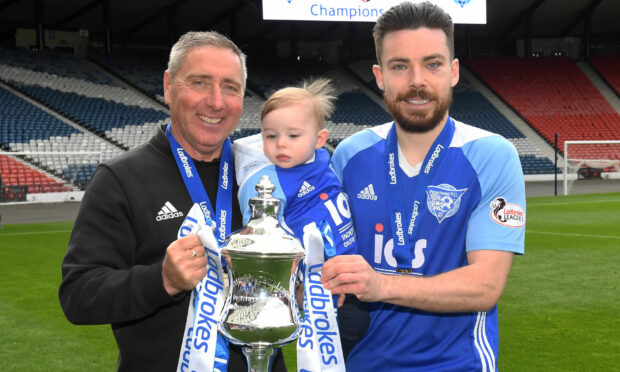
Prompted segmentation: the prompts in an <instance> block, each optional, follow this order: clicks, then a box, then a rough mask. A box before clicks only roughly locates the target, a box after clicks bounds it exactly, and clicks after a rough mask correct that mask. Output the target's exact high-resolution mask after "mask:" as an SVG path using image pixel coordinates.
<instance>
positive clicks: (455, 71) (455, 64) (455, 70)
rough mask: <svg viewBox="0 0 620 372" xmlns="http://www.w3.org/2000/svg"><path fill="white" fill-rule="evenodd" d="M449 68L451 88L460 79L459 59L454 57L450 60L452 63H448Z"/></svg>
mask: <svg viewBox="0 0 620 372" xmlns="http://www.w3.org/2000/svg"><path fill="white" fill-rule="evenodd" d="M450 69H451V70H452V79H451V84H452V88H454V87H455V86H456V83H458V82H459V79H460V70H459V69H460V65H459V60H458V58H455V59H453V60H452V64H451V65H450Z"/></svg>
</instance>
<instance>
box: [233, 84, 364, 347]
mask: <svg viewBox="0 0 620 372" xmlns="http://www.w3.org/2000/svg"><path fill="white" fill-rule="evenodd" d="M335 99H336V98H335V96H334V94H333V88H332V86H331V82H330V80H328V79H317V80H315V81H313V82H305V83H303V84H302V85H301V86H299V87H286V88H283V89H280V90H278V91H276V92H275V93H273V95H271V97H269V99H268V100H267V101H266V102H265V104H264V105H263V108H262V111H261V122H262V132H261V134H260V135H254V136H250V137H246V138H243V139H240V140H237V141H235V143H234V144H233V147H234V152H235V167H236V171H237V180H239V182H240V187H239V201H240V205H241V207H242V209H243V208H245V210H244V223H247V221H248V220H249V217H250V211H249V206H248V201H249V199H250V198H251V197H253V196H255V195H256V191H255V190H254V185H256V183H258V180H259V179H260V177H261V176H262V175H265V174H267V175H269V177H270V179H271V181H272V182H273V183H274V185H276V190H275V192H274V194H273V195H274V197H276V198H278V199H280V201H281V206H280V212H281V217H282V218H280V221H281V225H282V227H283V228H285V229H287V230H288V231H289V232H291V233H292V234H293V235H295V236H296V237H297V238H299V240H301V241H303V235H304V226H306V225H308V224H311V223H313V222H314V223H316V225H317V227H318V228H319V230H320V231H322V232H325V231H329V232H328V235H330V236H329V238H328V240H331V242H333V244H327V245H326V250H325V259H326V260H327V259H329V258H330V257H332V256H334V255H341V254H357V252H358V249H357V241H356V236H355V231H354V227H353V223H352V220H351V212H350V210H349V204H348V200H347V196H346V195H345V194H344V192H343V189H342V184H341V183H340V181H339V180H338V177H337V176H336V174H335V173H334V171H333V170H332V168H331V163H330V156H329V153H328V152H327V150H325V149H323V148H322V147H323V146H324V145H325V143H326V141H327V138H328V135H329V133H328V131H327V129H325V127H324V126H325V117H329V116H330V115H331V114H332V113H333V111H334V101H335ZM261 140H262V141H261ZM261 142H262V144H261ZM261 146H262V148H261ZM368 322H369V316H368V313H367V312H366V310H365V307H364V305H363V304H362V303H361V302H359V300H357V298H356V297H355V296H347V299H346V301H345V302H344V305H342V306H341V307H340V308H339V309H338V326H339V332H340V338H341V344H342V350H343V356H344V357H345V359H346V356H347V354H348V353H349V351H350V350H351V348H352V347H353V346H355V343H356V342H357V341H358V340H359V339H360V338H361V337H362V336H363V335H364V333H365V332H366V329H367V327H368Z"/></svg>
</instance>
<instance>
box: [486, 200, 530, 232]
mask: <svg viewBox="0 0 620 372" xmlns="http://www.w3.org/2000/svg"><path fill="white" fill-rule="evenodd" d="M490 207H491V219H492V220H493V221H495V222H497V223H498V224H500V225H502V226H507V227H523V226H525V211H524V210H523V207H521V206H520V205H519V204H513V203H508V202H507V201H506V199H504V198H502V197H498V198H495V199H494V200H493V201H492V202H491V205H490Z"/></svg>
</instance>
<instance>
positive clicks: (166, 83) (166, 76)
mask: <svg viewBox="0 0 620 372" xmlns="http://www.w3.org/2000/svg"><path fill="white" fill-rule="evenodd" d="M170 84H171V81H170V74H169V73H168V70H166V71H164V102H166V103H167V104H168V105H170V99H169V98H168V95H169V94H170V93H168V91H169V90H170Z"/></svg>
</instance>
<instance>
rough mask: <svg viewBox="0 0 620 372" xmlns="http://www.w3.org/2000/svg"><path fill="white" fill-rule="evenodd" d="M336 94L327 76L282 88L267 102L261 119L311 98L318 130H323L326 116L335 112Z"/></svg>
mask: <svg viewBox="0 0 620 372" xmlns="http://www.w3.org/2000/svg"><path fill="white" fill-rule="evenodd" d="M334 94H335V90H334V87H333V86H332V85H331V80H330V79H326V78H320V79H316V80H314V81H312V80H310V81H308V80H306V81H304V82H302V84H301V85H300V86H298V87H286V88H282V89H280V90H278V91H276V92H275V93H273V94H272V95H271V97H269V99H268V100H267V102H265V104H264V105H263V109H262V110H261V113H260V119H261V120H263V119H264V118H265V116H267V114H269V113H270V112H271V111H274V110H277V109H279V108H283V107H288V106H291V105H293V104H298V103H303V102H304V101H308V100H309V101H310V103H311V104H312V106H313V109H314V113H315V116H316V119H317V123H318V130H321V129H323V128H324V127H325V118H326V117H330V116H331V114H332V113H333V112H334V108H335V105H334V101H335V100H336V96H335V95H334Z"/></svg>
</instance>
